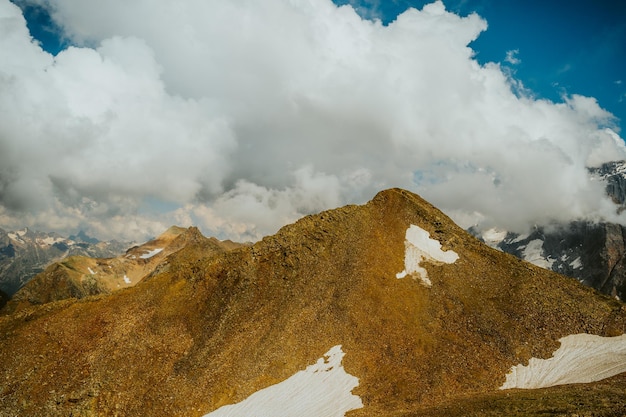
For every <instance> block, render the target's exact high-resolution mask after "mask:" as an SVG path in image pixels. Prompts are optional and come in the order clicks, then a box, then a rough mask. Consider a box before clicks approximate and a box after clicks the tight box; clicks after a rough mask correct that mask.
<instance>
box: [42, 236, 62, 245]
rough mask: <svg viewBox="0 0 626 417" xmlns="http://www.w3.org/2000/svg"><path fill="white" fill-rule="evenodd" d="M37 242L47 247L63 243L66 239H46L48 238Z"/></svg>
mask: <svg viewBox="0 0 626 417" xmlns="http://www.w3.org/2000/svg"><path fill="white" fill-rule="evenodd" d="M37 240H38V243H39V242H40V244H41V243H43V244H45V245H50V246H52V245H54V244H55V243H59V242H63V241H64V240H65V239H63V238H60V237H50V236H49V237H46V238H43V239H37Z"/></svg>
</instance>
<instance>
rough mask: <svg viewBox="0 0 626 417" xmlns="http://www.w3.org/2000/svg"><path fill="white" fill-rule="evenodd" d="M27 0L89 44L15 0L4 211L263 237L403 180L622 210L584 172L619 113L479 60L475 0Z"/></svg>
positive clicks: (484, 218)
mask: <svg viewBox="0 0 626 417" xmlns="http://www.w3.org/2000/svg"><path fill="white" fill-rule="evenodd" d="M20 2H22V3H37V4H39V5H41V6H43V7H47V8H48V9H49V10H50V12H51V14H52V17H53V19H54V20H55V22H56V23H57V24H58V25H59V26H60V27H61V28H62V30H63V35H64V36H65V37H67V38H68V39H70V40H71V43H72V44H73V45H74V46H73V47H70V48H68V49H65V50H64V51H62V52H61V53H59V54H58V55H57V56H51V55H49V54H48V53H46V52H45V51H43V50H42V49H41V48H40V47H39V45H38V44H37V43H36V42H34V41H33V40H32V39H31V38H30V35H29V33H28V31H27V29H26V25H25V21H24V18H23V17H22V14H21V11H20V9H19V8H18V7H16V6H15V5H14V4H12V3H10V2H9V1H8V0H0V31H1V35H2V36H0V227H3V228H20V227H22V226H24V225H26V226H30V227H36V228H41V229H44V230H49V229H55V230H58V231H61V232H63V231H72V232H73V231H75V230H76V228H79V227H82V228H85V229H87V230H88V231H89V230H90V231H92V233H94V234H97V235H98V236H99V237H102V238H111V237H116V238H134V239H138V240H139V239H142V238H144V237H147V236H150V235H154V234H157V233H159V230H157V229H159V228H162V229H163V230H164V229H165V228H167V227H168V226H169V224H170V223H174V222H177V223H179V224H183V225H186V224H191V223H195V224H197V225H198V226H200V227H201V229H202V230H203V232H204V233H206V234H217V235H218V236H220V237H229V238H233V239H258V238H259V237H260V236H262V235H264V234H268V233H273V232H274V231H276V229H277V228H278V227H280V226H282V225H283V224H284V223H286V222H289V221H293V220H295V219H296V218H298V217H300V216H302V215H304V214H307V213H310V212H314V211H318V210H322V209H325V208H331V207H335V206H338V205H342V204H346V203H360V202H364V201H366V200H367V199H369V198H371V197H372V196H373V195H374V194H375V193H376V192H377V191H379V190H380V189H382V188H387V187H392V186H399V187H404V188H407V189H409V190H412V191H415V192H418V193H420V194H421V195H423V196H424V197H425V198H427V199H429V200H430V201H431V202H433V203H434V204H436V205H437V206H439V207H440V208H442V209H444V210H445V211H446V212H448V213H449V214H451V215H453V216H454V218H455V219H457V220H458V221H459V222H465V223H472V222H476V221H481V222H483V223H484V224H485V226H492V225H497V226H499V227H501V228H508V229H516V230H521V229H523V228H525V227H527V226H528V225H530V224H536V223H542V222H547V221H550V220H567V219H572V218H578V217H587V218H600V217H605V218H609V217H610V218H611V219H613V220H616V219H617V220H620V219H618V218H617V217H616V215H615V213H614V207H613V206H612V205H611V204H612V203H611V202H610V201H609V200H608V199H607V198H606V197H604V195H603V186H602V184H601V183H599V182H597V181H596V182H593V181H590V180H589V179H588V177H587V172H586V166H587V165H588V164H598V163H601V162H604V161H608V160H616V159H622V158H626V151H625V149H624V145H623V141H622V140H621V138H620V137H619V136H618V133H616V132H615V131H614V129H613V130H612V129H611V127H612V122H613V120H612V115H611V114H609V113H608V112H606V111H604V110H603V109H602V108H601V107H600V106H599V105H598V103H597V102H596V101H595V99H593V98H589V97H582V96H577V95H572V96H568V97H564V99H563V101H562V102H558V103H554V102H550V101H546V100H536V99H534V98H532V97H531V96H525V95H523V94H522V93H520V91H524V89H523V88H520V83H519V81H517V80H515V79H513V78H511V75H510V74H508V73H507V72H506V71H503V70H502V69H501V68H500V66H499V64H497V63H489V64H486V65H480V64H479V63H478V62H477V61H476V60H475V59H474V51H473V50H472V49H471V48H470V47H469V46H468V45H469V44H470V42H472V41H473V40H474V39H476V38H477V37H478V36H480V33H481V32H482V31H484V30H486V28H487V24H486V22H485V21H484V20H483V19H482V18H480V17H479V16H478V15H476V14H472V15H469V16H465V17H461V16H458V15H456V14H454V13H451V12H448V11H446V9H445V6H444V4H443V3H442V2H434V3H432V4H429V5H426V6H425V7H424V8H423V9H422V10H416V9H409V10H407V11H406V12H404V13H403V14H401V15H400V16H398V18H397V19H396V20H395V21H394V22H392V23H390V24H389V25H387V26H384V25H382V24H381V23H380V22H379V21H376V20H374V21H370V20H364V19H362V18H361V17H359V15H358V14H357V13H356V12H355V11H354V10H353V9H352V7H350V6H342V7H337V6H336V5H334V4H333V3H332V2H331V1H330V0H267V1H264V2H251V1H232V0H214V1H211V2H206V1H203V0H184V1H176V2H175V1H162V2H158V3H155V2H150V1H147V0H130V1H129V0H125V1H121V0H111V1H107V2H101V1H95V0H56V1H54V2H52V1H49V0H20ZM515 56H516V55H515V54H512V55H511V58H514V57H515ZM154 201H159V202H163V204H162V205H161V206H162V207H168V209H167V210H165V209H162V210H152V211H151V210H146V208H145V206H146V204H148V203H147V202H154ZM463 225H469V224H463Z"/></svg>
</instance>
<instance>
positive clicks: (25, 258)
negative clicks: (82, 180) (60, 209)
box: [0, 228, 129, 296]
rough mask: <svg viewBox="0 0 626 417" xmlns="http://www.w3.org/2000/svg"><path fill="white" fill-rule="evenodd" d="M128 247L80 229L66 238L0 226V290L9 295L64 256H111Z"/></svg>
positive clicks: (53, 234) (125, 244)
mask: <svg viewBox="0 0 626 417" xmlns="http://www.w3.org/2000/svg"><path fill="white" fill-rule="evenodd" d="M128 246H129V244H128V243H122V242H117V241H111V242H99V241H97V240H95V239H93V238H89V237H88V236H86V235H85V234H84V232H82V234H80V233H79V235H78V237H76V238H75V239H67V238H63V237H61V236H59V235H58V234H56V233H44V232H38V231H34V230H30V229H28V228H25V229H23V230H18V231H16V232H6V231H4V230H2V229H0V291H3V292H4V293H6V294H7V295H8V296H12V295H13V294H15V292H17V290H19V289H20V288H21V287H22V286H24V285H25V284H26V283H27V282H28V281H30V279H32V278H33V277H34V276H35V275H37V274H38V273H39V272H41V271H43V270H44V269H45V267H46V266H48V265H49V264H50V263H52V262H55V261H58V260H61V259H63V258H65V257H67V256H72V255H82V256H90V257H96V258H105V257H112V256H117V255H119V254H120V253H123V252H124V251H125V250H126V249H127V248H128Z"/></svg>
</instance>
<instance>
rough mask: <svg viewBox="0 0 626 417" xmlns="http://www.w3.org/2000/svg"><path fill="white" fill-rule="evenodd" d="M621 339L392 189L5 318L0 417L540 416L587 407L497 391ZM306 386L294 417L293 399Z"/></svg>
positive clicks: (586, 299) (619, 319) (622, 309)
mask: <svg viewBox="0 0 626 417" xmlns="http://www.w3.org/2000/svg"><path fill="white" fill-rule="evenodd" d="M625 332H626V305H624V304H623V303H620V302H619V301H616V300H615V299H612V298H609V297H606V296H603V295H601V294H599V293H597V292H596V291H595V290H593V289H591V288H588V287H585V286H583V285H582V284H580V283H579V282H577V281H576V280H574V279H570V278H566V277H564V276H561V275H558V274H556V273H554V272H551V271H547V270H545V269H542V268H538V267H536V266H534V265H531V264H529V263H526V262H523V261H521V260H520V259H517V258H515V257H513V256H511V255H508V254H505V253H502V252H500V251H497V250H494V249H492V248H490V247H488V246H486V245H484V244H483V243H481V242H479V241H478V240H477V239H475V238H473V237H471V236H470V235H469V234H468V233H467V232H465V231H464V230H462V229H460V228H459V227H457V226H456V225H455V224H454V223H452V222H451V221H450V220H449V219H448V218H447V217H446V216H445V215H443V214H442V213H441V212H440V211H438V210H437V209H436V208H434V207H433V206H431V205H430V204H428V203H427V202H425V201H423V200H422V199H421V198H419V197H418V196H416V195H414V194H411V193H409V192H406V191H403V190H398V189H394V190H388V191H384V192H381V193H379V194H378V195H377V196H376V197H375V198H374V199H373V200H372V201H370V202H369V203H367V204H365V205H363V206H347V207H343V208H339V209H336V210H331V211H326V212H323V213H320V214H318V215H314V216H308V217H305V218H303V219H301V220H299V221H298V222H296V223H295V224H293V225H289V226H286V227H284V228H283V229H281V230H280V231H279V232H278V233H277V234H276V235H274V236H270V237H267V238H264V239H263V240H262V241H260V242H258V243H256V244H255V245H253V246H249V247H241V248H238V249H235V250H231V251H228V252H222V253H215V252H212V251H211V250H210V243H209V242H207V241H206V240H198V241H194V242H192V243H191V244H188V245H186V246H185V247H183V248H182V249H181V250H179V251H177V252H175V253H173V254H172V255H170V256H169V257H168V258H167V263H166V264H164V266H163V267H162V268H159V269H157V270H156V271H155V272H154V273H153V274H151V275H150V276H149V277H147V278H146V279H143V280H142V281H141V282H139V283H138V284H137V285H135V286H133V287H130V288H127V289H123V290H121V291H116V292H114V293H111V294H109V295H98V296H95V297H87V298H83V299H81V300H76V299H67V300H62V301H58V302H52V303H48V304H44V305H41V306H31V307H27V308H25V309H23V310H21V311H19V312H17V313H14V314H11V315H8V316H3V317H0V381H2V382H0V403H1V404H2V407H3V411H2V412H1V413H0V415H7V416H8V415H29V416H61V415H63V416H65V415H70V414H71V415H86V416H89V415H111V416H115V415H119V416H145V415H161V416H203V415H210V416H211V417H214V416H219V415H231V416H239V415H245V414H240V411H237V410H242V409H243V410H245V407H246V404H249V402H251V401H252V402H254V401H257V403H258V404H263V405H264V406H267V407H271V406H272V404H270V403H268V402H267V399H268V398H270V399H271V398H274V399H275V400H276V401H279V402H278V403H276V402H274V403H273V407H274V408H273V409H274V410H276V409H279V410H287V409H289V410H293V409H296V410H298V413H299V414H298V415H301V416H304V417H309V416H311V417H312V416H313V415H315V417H324V416H340V415H343V414H344V412H347V415H349V416H383V417H384V416H417V415H443V414H437V412H438V410H443V409H444V408H446V407H452V408H453V407H454V406H455V405H458V404H464V405H466V406H467V408H465V411H464V412H465V415H482V414H480V413H481V411H480V410H502V409H506V407H508V406H507V405H506V404H507V399H508V398H511V397H512V398H513V399H512V400H511V402H509V403H508V404H509V405H511V407H513V408H509V410H512V409H514V408H515V407H518V406H519V405H520V404H525V405H526V406H527V407H530V409H532V408H533V407H535V410H538V413H539V412H546V410H547V409H548V408H549V407H551V406H552V405H551V404H557V405H558V404H561V403H562V402H563V401H566V400H565V399H567V400H571V401H574V402H575V404H581V407H582V405H583V404H584V403H585V401H587V399H588V397H585V396H584V395H583V394H581V392H587V391H585V390H578V391H576V390H577V389H578V388H576V387H577V385H573V386H565V388H561V391H557V392H556V393H555V392H554V391H546V390H550V389H555V388H543V389H539V390H530V391H524V392H520V391H518V390H512V391H509V390H507V391H502V390H499V388H501V387H502V386H503V385H504V384H505V382H506V381H507V374H509V373H510V372H512V369H513V367H515V366H518V365H526V364H528V363H529V360H530V359H531V358H543V359H545V358H549V357H550V356H551V355H552V354H553V353H554V352H555V351H557V349H558V348H559V346H560V342H559V339H561V338H564V337H566V336H569V335H576V334H582V333H586V334H593V335H599V336H604V337H612V336H619V335H623V334H624V333H625ZM568 340H569V339H568ZM600 340H604V339H600ZM609 340H612V341H615V340H617V341H618V345H619V348H618V349H616V350H615V352H614V354H613V355H621V354H624V353H623V351H624V350H625V349H626V344H625V343H620V342H619V341H620V340H621V339H619V340H618V339H613V338H611V339H609ZM566 356H567V355H566ZM613 359H614V357H613ZM534 360H535V359H533V361H534ZM590 360H592V361H594V362H593V363H594V364H595V365H597V367H599V368H602V365H603V360H598V358H597V357H596V358H595V359H590ZM622 363H623V364H626V360H625V361H622ZM548 369H549V365H548ZM614 371H615V372H617V373H619V372H624V371H626V369H622V368H621V367H617V368H616V369H614ZM600 373H601V372H600ZM605 376H606V375H605ZM320 380H321V381H323V382H322V383H321V384H320V383H319V381H320ZM303 382H304V385H303V386H304V394H302V389H300V391H298V392H299V393H300V394H302V395H304V397H303V398H304V399H305V400H306V401H308V402H306V403H302V402H300V403H299V404H300V405H299V406H298V407H299V408H298V407H296V406H295V405H294V404H292V403H289V402H288V400H289V398H291V397H290V395H291V394H290V393H292V392H293V389H294V388H297V387H300V386H301V385H299V384H302V383H303ZM621 382H623V378H622V379H620V378H619V377H615V378H614V379H611V380H605V381H603V382H598V383H592V385H588V386H587V388H586V389H596V390H595V394H596V395H595V396H594V397H593V398H594V400H596V401H598V402H601V403H602V402H603V401H604V403H603V404H604V405H603V406H602V407H600V408H596V409H595V410H594V412H597V413H600V414H594V415H607V416H608V415H616V414H601V413H602V412H603V410H605V411H606V410H608V411H607V412H611V413H613V412H615V410H617V412H622V413H623V412H624V411H626V408H625V407H624V403H625V402H624V400H625V398H624V393H623V386H622V385H620V386H621V391H619V390H618V389H617V385H616V384H620V383H621ZM598 384H600V385H598ZM601 384H603V385H601ZM324 385H328V386H331V387H335V388H336V389H332V390H330V391H331V392H332V393H334V394H337V396H335V395H334V394H332V395H331V392H328V391H325V390H324V389H323V386H324ZM307 387H310V390H309V391H307ZM571 387H573V388H571ZM598 387H599V388H598ZM556 388H558V387H556ZM337 390H342V392H340V393H337V392H336V391H337ZM307 392H308V394H307ZM253 394H254V395H253ZM340 394H342V395H340ZM355 397H358V398H355ZM298 398H300V397H298ZM525 398H532V399H536V400H540V401H527V400H526V399H525ZM546 398H554V403H548V404H547V405H546V401H549V400H546ZM586 398H587V399H586ZM601 399H602V401H601ZM246 401H248V402H246ZM576 401H578V403H576ZM320 403H322V404H321V405H320ZM235 404H240V405H235ZM277 404H278V406H277ZM303 404H305V405H303ZM306 404H308V405H306ZM226 405H233V407H235V408H230V409H227V408H222V407H223V406H226ZM309 406H310V407H316V408H307V407H309ZM294 407H296V408H294ZM546 407H548V408H546ZM620 407H621V408H620ZM313 409H314V410H318V411H317V412H309V411H308V410H313ZM527 409H529V408H527ZM229 410H230V411H229ZM319 410H322V411H319ZM348 410H351V411H348ZM231 411H232V414H231V413H230V412H231ZM2 413H4V414H2ZM273 415H275V416H280V415H286V414H285V413H282V412H278V413H276V414H273ZM456 415H463V413H457V414H456ZM492 415H498V414H492ZM500 415H506V413H505V414H500ZM509 415H516V414H514V413H512V412H511V413H509ZM517 415H522V414H517ZM526 415H529V414H526ZM536 415H539V414H536ZM553 415H555V414H554V413H553Z"/></svg>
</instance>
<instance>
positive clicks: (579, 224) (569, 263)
mask: <svg viewBox="0 0 626 417" xmlns="http://www.w3.org/2000/svg"><path fill="white" fill-rule="evenodd" d="M589 171H590V174H591V176H592V178H593V179H594V180H596V181H602V182H604V183H605V184H606V193H607V194H608V195H609V196H610V197H611V199H612V200H613V202H614V203H615V204H616V207H615V209H616V211H617V212H621V211H623V210H624V207H625V204H626V162H625V161H616V162H609V163H605V164H603V165H601V166H599V167H596V168H590V169H589ZM470 232H471V233H473V234H474V235H475V236H478V237H479V238H480V239H482V240H483V241H484V242H485V243H487V244H489V245H490V246H492V247H495V248H498V249H500V250H502V251H504V252H507V253H510V254H513V255H515V256H517V257H519V258H521V259H524V260H526V261H529V262H531V263H534V264H535V265H538V266H541V267H544V268H547V269H551V270H553V271H555V272H558V273H561V274H565V275H567V276H570V277H574V278H576V279H578V280H579V281H581V282H583V283H584V284H586V285H588V286H590V287H593V288H596V289H597V290H599V291H601V292H603V293H605V294H607V295H610V296H612V297H616V298H618V299H620V300H626V228H625V227H624V226H622V225H620V224H616V223H610V222H592V221H583V220H579V221H573V222H570V223H555V224H551V225H549V226H538V227H535V228H534V229H533V230H532V231H531V232H530V233H526V234H519V233H512V232H508V231H505V230H496V229H492V230H488V231H482V232H481V231H477V230H475V229H470Z"/></svg>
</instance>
